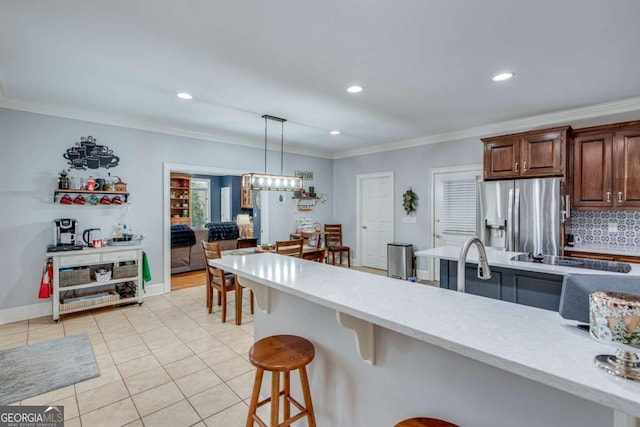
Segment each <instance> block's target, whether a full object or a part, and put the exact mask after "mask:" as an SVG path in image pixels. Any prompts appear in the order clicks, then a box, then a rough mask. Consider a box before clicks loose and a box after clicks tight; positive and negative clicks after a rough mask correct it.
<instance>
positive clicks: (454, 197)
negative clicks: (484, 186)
mask: <svg viewBox="0 0 640 427" xmlns="http://www.w3.org/2000/svg"><path fill="white" fill-rule="evenodd" d="M442 187H443V188H442V203H443V208H442V213H443V218H442V219H443V223H444V224H443V225H444V231H445V232H448V233H464V234H474V233H475V232H476V180H475V178H471V179H451V180H443V181H442Z"/></svg>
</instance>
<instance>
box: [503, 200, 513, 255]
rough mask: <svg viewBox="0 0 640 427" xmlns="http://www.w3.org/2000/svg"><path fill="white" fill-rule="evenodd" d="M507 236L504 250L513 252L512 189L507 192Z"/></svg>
mask: <svg viewBox="0 0 640 427" xmlns="http://www.w3.org/2000/svg"><path fill="white" fill-rule="evenodd" d="M507 206H508V208H507V236H506V242H505V243H506V244H505V249H506V250H508V251H513V250H514V249H513V189H511V190H509V202H508V203H507Z"/></svg>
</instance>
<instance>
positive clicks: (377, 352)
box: [213, 253, 640, 427]
mask: <svg viewBox="0 0 640 427" xmlns="http://www.w3.org/2000/svg"><path fill="white" fill-rule="evenodd" d="M213 264H214V265H215V266H216V267H219V268H221V269H223V270H225V271H228V272H233V273H236V274H237V275H238V276H239V280H240V282H241V284H242V285H243V286H246V287H249V288H251V289H252V290H253V291H254V293H255V297H256V303H257V306H258V309H257V310H256V315H255V339H256V340H258V339H260V338H262V337H265V336H269V335H274V334H285V333H286V334H295V335H299V336H302V337H305V338H307V339H309V340H311V341H312V342H313V343H314V345H315V347H316V359H315V360H314V361H313V362H312V363H311V364H310V365H309V381H310V384H311V393H312V395H313V400H314V405H315V407H316V417H317V422H318V425H323V426H347V425H349V426H380V427H383V426H391V425H394V423H395V422H398V421H399V420H401V419H405V418H409V417H415V416H425V417H427V416H428V417H435V418H441V419H445V420H447V421H450V422H453V423H456V424H458V425H462V426H497V427H502V426H504V427H507V426H540V425H547V426H581V427H584V426H586V427H590V426H593V427H602V426H616V427H618V426H630V425H633V424H632V423H633V422H634V421H633V418H632V417H640V385H639V384H637V383H633V382H630V381H626V380H621V379H618V378H614V377H611V376H608V375H606V374H604V373H603V372H601V371H599V370H598V369H596V368H595V367H594V365H593V357H594V356H595V355H597V354H602V353H611V352H612V350H611V348H610V347H608V346H606V345H603V344H601V343H599V342H597V341H595V340H593V339H591V338H590V337H589V335H588V334H587V333H585V332H582V331H580V330H579V329H577V328H576V327H575V325H576V323H575V322H573V321H569V320H565V319H562V318H561V317H560V316H559V315H558V313H555V312H553V311H549V310H542V309H537V308H533V307H528V306H523V305H518V304H513V303H508V302H504V301H498V300H493V299H489V298H482V297H478V296H475V295H468V294H462V293H458V292H452V291H450V290H446V289H439V288H436V287H431V286H426V285H420V284H415V283H410V282H405V281H401V280H397V279H392V278H388V277H384V276H378V275H372V274H369V273H364V272H359V271H354V270H349V269H344V268H339V267H334V266H331V265H326V264H321V263H315V262H309V261H305V260H300V259H296V258H292V257H285V256H279V255H276V254H269V253H264V254H257V255H229V256H223V257H222V258H221V259H218V260H215V261H213ZM296 392H297V391H296V390H295V389H294V392H293V393H294V395H295V394H296ZM263 394H265V390H263ZM498 414H499V415H498Z"/></svg>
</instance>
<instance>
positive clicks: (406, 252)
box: [387, 242, 413, 280]
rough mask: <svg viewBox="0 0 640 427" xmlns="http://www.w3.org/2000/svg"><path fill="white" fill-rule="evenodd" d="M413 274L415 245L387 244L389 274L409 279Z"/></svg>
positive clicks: (397, 277)
mask: <svg viewBox="0 0 640 427" xmlns="http://www.w3.org/2000/svg"><path fill="white" fill-rule="evenodd" d="M412 275H413V245H412V244H411V243H397V242H394V243H388V244H387V276H389V277H394V278H396V279H402V280H407V279H408V278H409V277H411V276H412Z"/></svg>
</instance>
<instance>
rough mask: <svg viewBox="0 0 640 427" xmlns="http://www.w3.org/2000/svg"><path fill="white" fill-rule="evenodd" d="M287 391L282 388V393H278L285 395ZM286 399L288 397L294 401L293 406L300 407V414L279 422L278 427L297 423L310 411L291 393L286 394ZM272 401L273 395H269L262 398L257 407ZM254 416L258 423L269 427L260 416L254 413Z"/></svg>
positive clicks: (290, 400) (263, 426) (262, 426)
mask: <svg viewBox="0 0 640 427" xmlns="http://www.w3.org/2000/svg"><path fill="white" fill-rule="evenodd" d="M284 394H285V391H284V390H282V391H280V393H279V394H278V397H280V396H284ZM284 398H285V399H287V400H288V401H289V402H291V403H293V406H295V407H296V408H298V410H299V411H300V412H299V413H298V414H296V415H294V416H293V417H291V418H289V419H288V420H285V422H283V423H280V424H278V427H286V426H288V425H290V424H293V423H295V422H296V421H298V420H299V419H300V418H302V417H304V416H306V415H307V414H308V413H309V411H308V410H307V408H305V407H304V406H302V404H301V403H300V402H298V401H297V400H296V399H294V398H293V397H292V396H291V395H288V396H284ZM269 402H271V397H267V398H266V399H264V400H261V401H260V402H258V404H257V405H256V409H257V408H259V407H261V406H262V405H265V404H267V403H269ZM252 418H253V420H254V421H255V422H257V423H258V424H260V426H261V427H268V426H267V425H266V424H265V423H264V421H262V419H261V418H260V417H258V415H257V414H252Z"/></svg>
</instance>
